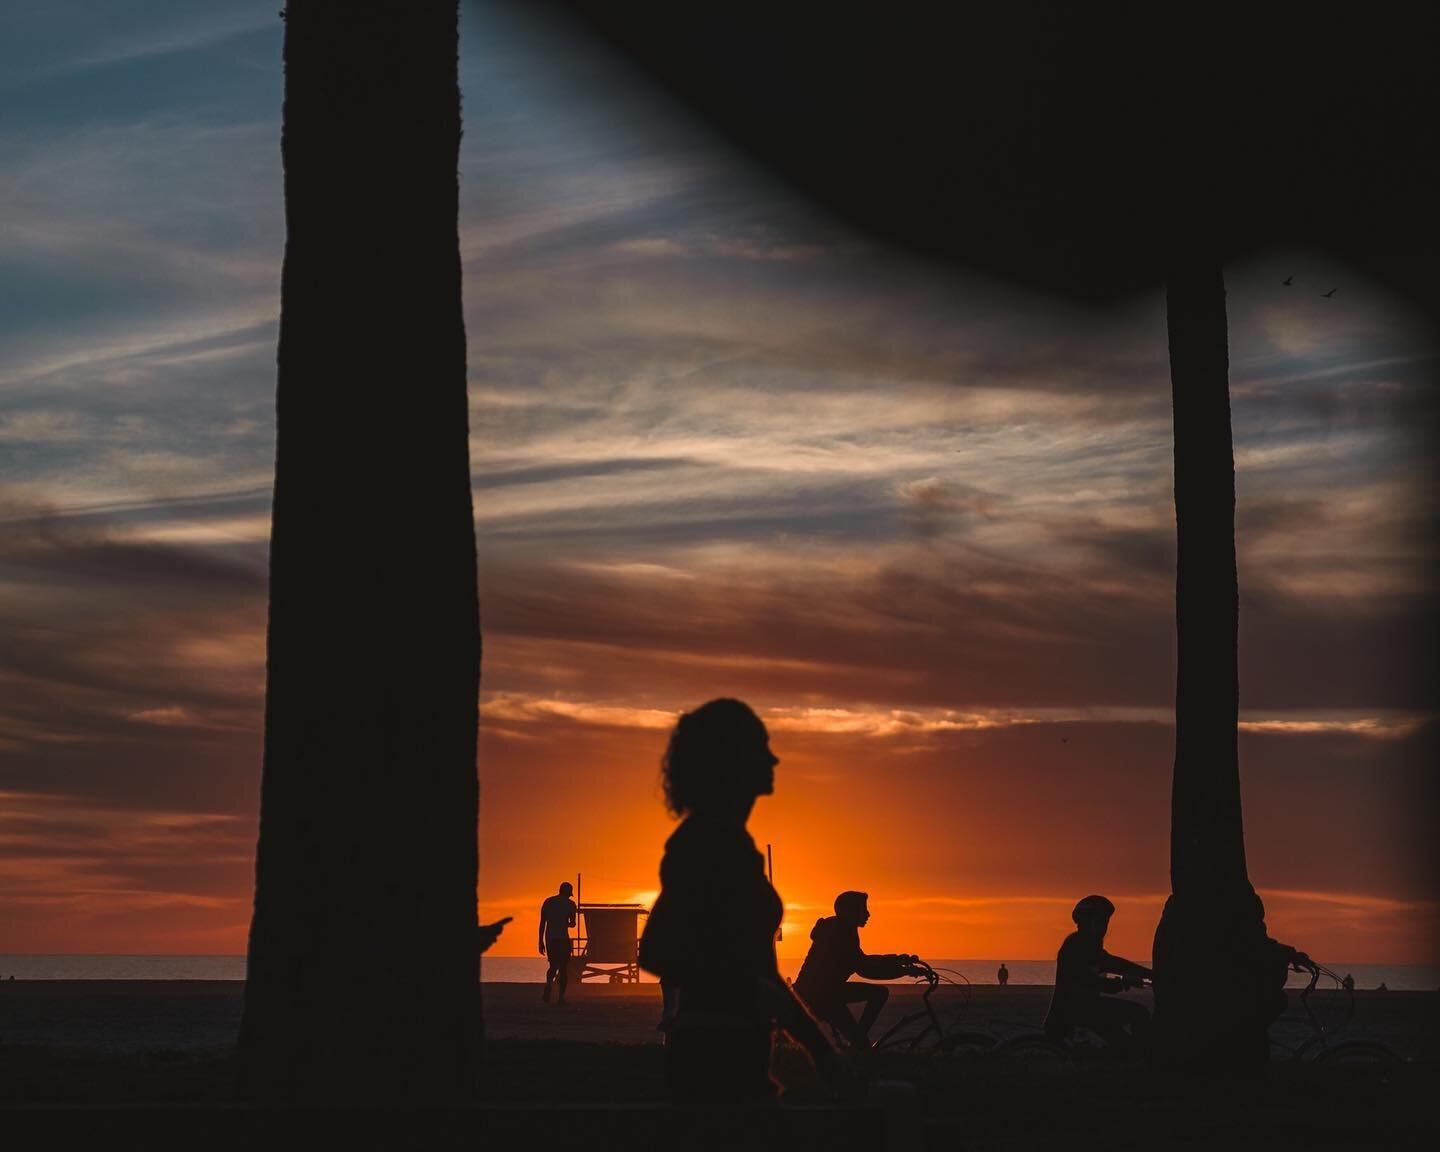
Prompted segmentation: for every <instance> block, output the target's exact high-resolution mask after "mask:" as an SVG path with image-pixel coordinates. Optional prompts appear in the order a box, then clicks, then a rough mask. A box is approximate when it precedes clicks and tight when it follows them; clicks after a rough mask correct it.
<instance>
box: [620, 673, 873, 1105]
mask: <svg viewBox="0 0 1440 1152" xmlns="http://www.w3.org/2000/svg"><path fill="white" fill-rule="evenodd" d="M778 763H779V761H778V760H777V759H776V757H775V756H774V754H773V753H771V751H770V743H769V735H768V734H767V733H766V731H765V725H764V724H763V723H761V721H760V718H759V717H758V716H756V715H755V713H754V712H752V711H751V710H750V708H749V707H748V706H746V705H745V704H742V703H741V702H740V701H738V700H724V699H722V700H712V701H710V703H708V704H706V705H704V706H703V707H701V708H697V709H696V710H695V711H694V712H690V713H687V714H685V715H684V716H681V717H680V721H679V723H678V724H676V726H675V730H674V731H673V732H672V733H671V736H670V744H669V747H668V748H667V749H666V751H665V756H664V759H663V760H662V762H661V768H662V780H663V783H664V789H665V802H666V805H667V807H668V808H669V809H670V811H671V813H672V814H674V815H675V816H678V817H682V818H683V820H682V823H681V824H680V827H679V828H677V829H676V830H675V833H674V834H673V835H672V836H671V837H670V839H669V840H668V841H666V844H665V857H664V859H663V860H661V862H660V895H659V897H658V899H657V900H656V901H655V907H654V908H653V909H652V911H651V913H650V917H649V919H648V920H647V922H646V925H645V931H644V934H643V935H642V937H641V941H640V964H641V966H642V967H644V968H645V969H646V970H647V971H650V972H653V973H655V974H656V975H658V976H660V977H661V979H662V980H663V981H664V982H665V985H666V989H667V993H668V994H670V995H673V996H674V997H675V1004H676V1012H675V1015H674V1019H673V1021H672V1023H671V1027H670V1030H669V1034H668V1038H667V1041H666V1077H667V1080H668V1082H669V1088H670V1094H671V1096H672V1098H673V1099H674V1100H675V1101H676V1102H677V1103H685V1104H709V1105H723V1106H734V1105H744V1104H765V1103H767V1102H772V1101H774V1099H775V1097H776V1092H777V1086H776V1084H775V1081H774V1080H773V1079H772V1078H771V1076H770V1052H771V1036H772V1032H773V1029H774V1027H775V1026H776V1025H777V1024H778V1025H779V1026H780V1027H781V1028H783V1029H785V1030H786V1031H787V1032H789V1033H790V1035H791V1036H793V1037H794V1038H795V1040H796V1042H797V1043H799V1044H800V1045H801V1046H802V1047H803V1048H805V1049H806V1051H808V1052H809V1053H810V1055H811V1058H812V1059H813V1060H814V1061H815V1063H816V1066H817V1067H818V1068H819V1069H820V1071H821V1073H822V1074H823V1075H825V1077H826V1079H827V1080H828V1081H829V1082H830V1083H831V1085H832V1086H833V1087H835V1088H836V1089H837V1090H839V1091H842V1092H844V1091H848V1090H851V1089H853V1088H855V1087H856V1086H857V1085H856V1082H855V1079H854V1074H853V1073H852V1072H851V1071H850V1070H849V1066H848V1065H847V1064H845V1063H844V1062H843V1061H842V1060H841V1058H840V1057H839V1055H838V1053H837V1052H836V1051H835V1049H834V1048H832V1047H831V1045H830V1042H829V1041H828V1040H827V1039H826V1038H825V1035H824V1033H823V1032H822V1031H821V1030H820V1027H819V1026H818V1025H817V1024H816V1023H815V1020H814V1019H813V1018H812V1017H811V1016H810V1014H809V1013H808V1012H807V1011H806V1009H805V1007H804V1006H803V1005H802V1004H801V1003H800V1001H799V1000H797V999H796V998H795V995H794V993H792V992H791V991H790V989H789V988H788V987H786V985H785V982H784V981H783V980H782V979H781V978H780V972H779V969H778V968H777V966H776V963H775V933H776V930H777V929H778V928H779V927H780V917H781V913H782V910H783V906H782V905H781V903H780V897H779V895H778V894H777V893H776V891H775V889H774V888H772V887H771V886H770V882H769V880H767V879H766V877H765V864H764V859H763V857H762V856H761V855H760V853H759V852H758V851H757V850H756V848H755V842H754V840H752V839H751V838H750V833H749V832H748V831H747V830H746V828H745V821H746V820H747V819H748V818H749V816H750V811H751V809H752V808H753V807H754V805H755V801H756V799H757V798H758V797H760V796H768V795H770V793H771V792H773V791H774V789H775V765H776V764H778Z"/></svg>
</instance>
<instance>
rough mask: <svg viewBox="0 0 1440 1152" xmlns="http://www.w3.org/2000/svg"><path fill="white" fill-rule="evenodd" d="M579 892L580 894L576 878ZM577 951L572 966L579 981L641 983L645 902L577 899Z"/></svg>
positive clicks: (646, 911)
mask: <svg viewBox="0 0 1440 1152" xmlns="http://www.w3.org/2000/svg"><path fill="white" fill-rule="evenodd" d="M575 879H576V881H577V883H576V888H575V892H576V895H577V897H578V895H579V893H580V888H579V883H578V881H579V879H580V877H578V876H577V877H576V878H575ZM576 907H577V909H578V912H579V917H578V921H579V922H578V923H577V924H576V936H575V952H574V955H573V956H572V957H571V960H570V963H571V969H570V971H571V972H572V973H573V976H574V979H575V981H576V982H577V983H584V982H585V981H586V980H587V979H589V980H596V981H599V980H602V979H603V980H605V981H606V982H607V983H610V984H638V983H640V917H642V916H648V915H649V914H650V910H649V909H648V908H646V907H645V905H643V904H598V903H591V904H585V903H583V902H581V901H579V900H577V901H576Z"/></svg>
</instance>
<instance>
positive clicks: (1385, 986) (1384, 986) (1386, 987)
mask: <svg viewBox="0 0 1440 1152" xmlns="http://www.w3.org/2000/svg"><path fill="white" fill-rule="evenodd" d="M1375 991H1376V992H1388V991H1390V987H1389V985H1388V984H1386V983H1385V981H1383V980H1381V981H1380V986H1379V987H1378V988H1376V989H1375Z"/></svg>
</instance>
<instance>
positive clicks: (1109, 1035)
mask: <svg viewBox="0 0 1440 1152" xmlns="http://www.w3.org/2000/svg"><path fill="white" fill-rule="evenodd" d="M1114 914H1115V905H1114V904H1112V903H1110V901H1109V900H1107V899H1105V897H1104V896H1086V897H1085V898H1084V899H1083V900H1081V901H1080V902H1079V903H1078V904H1076V905H1075V907H1074V909H1073V910H1072V911H1071V913H1070V918H1071V919H1072V920H1074V921H1075V931H1074V932H1072V933H1070V935H1069V936H1067V937H1065V942H1064V943H1063V944H1061V945H1060V952H1059V954H1058V955H1057V956H1056V957H1055V993H1054V995H1053V996H1052V997H1051V999H1050V1011H1049V1012H1048V1013H1047V1014H1046V1016H1045V1034H1046V1035H1047V1036H1050V1037H1051V1038H1052V1039H1055V1040H1064V1039H1065V1038H1066V1037H1068V1036H1069V1035H1070V1033H1071V1031H1072V1030H1073V1029H1075V1028H1077V1027H1081V1028H1089V1029H1090V1030H1091V1031H1092V1032H1095V1033H1096V1034H1098V1035H1099V1036H1100V1038H1101V1039H1102V1040H1104V1041H1105V1043H1106V1045H1108V1046H1109V1047H1110V1048H1111V1049H1112V1050H1113V1051H1114V1052H1115V1053H1116V1054H1117V1055H1121V1056H1128V1055H1135V1054H1137V1053H1139V1052H1140V1051H1141V1050H1142V1049H1143V1047H1144V1044H1145V1040H1146V1037H1147V1036H1148V1034H1149V1031H1150V1013H1149V1012H1148V1011H1146V1009H1145V1007H1144V1005H1142V1004H1135V1003H1132V1002H1131V1001H1129V1000H1107V999H1105V996H1106V995H1107V994H1114V993H1117V992H1123V991H1124V990H1125V989H1126V988H1135V987H1139V986H1140V984H1141V983H1142V982H1143V981H1146V980H1149V979H1150V969H1148V968H1146V967H1144V966H1143V965H1140V964H1136V963H1134V962H1133V961H1131V960H1125V959H1123V958H1122V957H1119V956H1112V955H1110V953H1108V952H1106V951H1105V948H1104V943H1105V933H1106V932H1107V931H1108V930H1109V928H1110V917H1111V916H1113V915H1114Z"/></svg>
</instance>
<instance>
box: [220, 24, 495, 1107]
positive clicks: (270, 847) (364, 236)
mask: <svg viewBox="0 0 1440 1152" xmlns="http://www.w3.org/2000/svg"><path fill="white" fill-rule="evenodd" d="M285 15H286V32H285V108H284V129H283V138H282V153H283V158H284V166H285V214H286V224H287V236H286V245H285V263H284V271H283V275H282V287H281V295H282V301H281V323H280V344H279V355H278V370H279V372H278V385H277V392H276V410H277V428H278V440H277V448H276V466H275V494H274V506H273V522H272V530H271V545H270V617H269V632H268V658H267V679H266V709H265V752H264V756H265V759H264V777H263V787H262V797H261V813H260V839H259V847H258V855H257V864H256V888H255V909H254V917H253V920H252V923H251V931H250V949H249V965H248V969H247V978H246V989H245V1009H244V1018H243V1022H242V1027H241V1034H240V1056H241V1082H242V1083H241V1087H242V1091H243V1092H244V1093H245V1094H246V1095H247V1096H248V1097H249V1098H251V1099H257V1100H263V1101H269V1102H277V1103H278V1102H296V1103H310V1102H337V1103H343V1102H369V1103H374V1102H383V1101H408V1102H414V1101H420V1100H433V1101H444V1100H454V1099H460V1098H463V1097H464V1096H465V1095H466V1093H467V1092H468V1090H469V1087H470V1085H471V1083H472V1079H473V1073H474V1068H475V1062H476V1059H477V1055H478V1047H479V1041H480V988H479V980H478V956H477V953H476V942H475V930H476V902H475V887H476V867H477V832H476V815H477V804H478V786H477V779H476V763H475V747H476V727H477V695H478V690H479V673H480V631H479V609H478V604H477V592H476V569H475V534H474V522H473V518H472V509H471V496H470V463H469V447H468V408H467V397H466V383H465V330H464V319H463V314H462V307H461V267H460V253H459V237H458V158H459V144H460V99H459V87H458V76H457V59H456V57H457V52H458V21H457V8H456V5H455V4H454V3H453V2H452V3H428V2H427V3H423V4H404V3H395V2H389V3H364V4H334V3H324V2H322V0H290V3H289V4H288V7H287V10H286V13H285Z"/></svg>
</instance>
